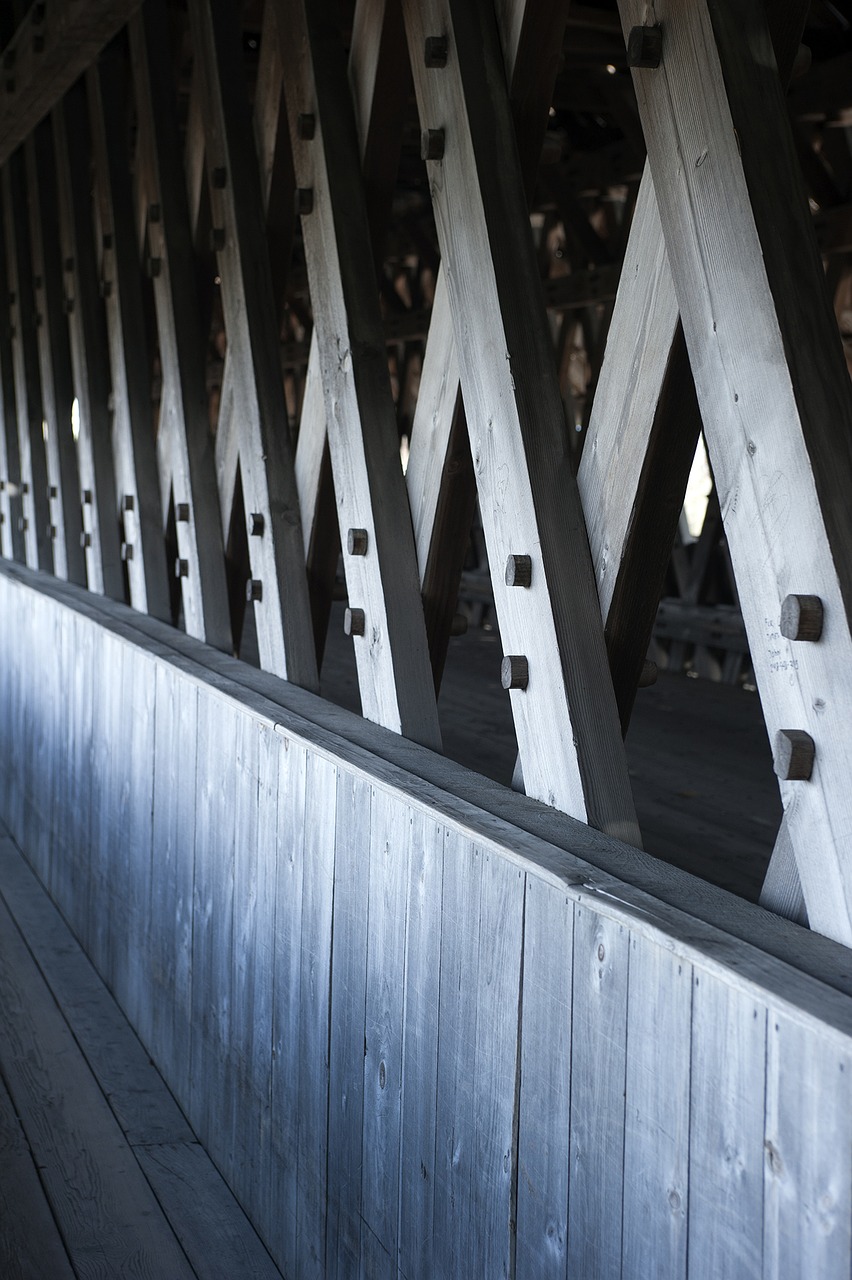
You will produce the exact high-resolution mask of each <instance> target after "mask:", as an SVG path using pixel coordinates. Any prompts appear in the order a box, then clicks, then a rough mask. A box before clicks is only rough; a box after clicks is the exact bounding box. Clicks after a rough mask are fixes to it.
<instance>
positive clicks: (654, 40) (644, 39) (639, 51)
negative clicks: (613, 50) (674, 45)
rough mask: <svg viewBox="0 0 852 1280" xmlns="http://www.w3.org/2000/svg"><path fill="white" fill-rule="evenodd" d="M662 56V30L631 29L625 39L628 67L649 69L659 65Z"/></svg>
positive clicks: (650, 28)
mask: <svg viewBox="0 0 852 1280" xmlns="http://www.w3.org/2000/svg"><path fill="white" fill-rule="evenodd" d="M662 56H663V29H662V27H660V26H654V27H633V28H632V29H631V32H630V35H629V36H628V37H627V65H628V67H651V68H652V69H653V68H656V67H658V66H659V65H660V61H661V59H662Z"/></svg>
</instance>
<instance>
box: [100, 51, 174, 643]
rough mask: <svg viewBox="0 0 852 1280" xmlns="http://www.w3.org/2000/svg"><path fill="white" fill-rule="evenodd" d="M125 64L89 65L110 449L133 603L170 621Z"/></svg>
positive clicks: (117, 56) (104, 60) (109, 57)
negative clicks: (107, 362)
mask: <svg viewBox="0 0 852 1280" xmlns="http://www.w3.org/2000/svg"><path fill="white" fill-rule="evenodd" d="M127 72H128V67H127V64H126V60H125V57H124V54H123V52H121V51H118V50H114V51H110V52H108V53H106V54H104V55H103V56H102V57H101V59H100V60H99V62H98V64H97V65H96V66H94V67H91V68H90V69H89V71H88V72H87V73H86V87H87V90H88V98H89V119H90V124H91V137H92V160H93V171H94V183H95V200H96V203H97V208H98V222H99V227H100V233H101V253H100V259H101V281H100V287H101V293H102V295H103V298H104V307H105V312H106V324H107V336H108V340H109V356H110V370H111V379H112V442H113V457H114V460H115V471H116V484H117V487H118V494H119V518H120V521H121V526H122V533H123V540H122V557H123V559H124V562H125V570H126V573H127V579H128V584H129V587H130V603H131V604H132V605H133V607H134V608H135V609H139V610H141V612H143V613H150V614H152V615H153V616H154V617H156V618H162V619H163V620H164V621H169V620H170V619H171V600H170V596H169V587H168V579H167V576H166V575H167V569H166V551H165V542H164V539H163V523H162V500H161V497H160V480H159V476H158V474H157V454H156V442H155V438H154V412H153V405H152V402H151V365H150V357H149V352H148V338H147V326H146V322H145V312H144V304H143V298H142V282H141V278H140V271H141V264H140V262H139V255H138V252H137V246H136V234H135V227H134V218H133V201H132V195H131V184H130V165H129V161H130V157H129V154H128V153H129V148H130V136H129V129H128V127H127V105H128V103H127V90H128V75H127Z"/></svg>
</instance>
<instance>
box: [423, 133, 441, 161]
mask: <svg viewBox="0 0 852 1280" xmlns="http://www.w3.org/2000/svg"><path fill="white" fill-rule="evenodd" d="M420 158H421V159H422V160H442V159H443V158H444V130H443V129H424V130H423V132H422V134H421V135H420Z"/></svg>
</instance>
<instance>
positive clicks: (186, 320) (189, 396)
mask: <svg viewBox="0 0 852 1280" xmlns="http://www.w3.org/2000/svg"><path fill="white" fill-rule="evenodd" d="M167 23H168V15H167V10H166V6H165V4H164V3H163V2H162V0H148V3H146V5H145V7H144V9H143V10H142V13H141V14H139V16H138V17H136V18H134V19H133V20H132V22H131V23H130V27H129V35H130V50H131V61H132V66H133V79H134V90H135V95H136V109H137V119H138V129H139V141H138V155H137V162H138V163H137V168H138V171H137V182H138V185H139V187H140V189H141V190H142V191H143V192H144V196H145V216H144V222H145V225H146V227H147V243H148V250H149V252H150V256H151V258H152V260H156V261H157V263H158V268H157V270H156V273H155V274H154V275H153V287H154V306H155V311H156V318H157V334H158V338H159V352H160V367H161V370H162V386H163V390H162V395H161V401H160V428H159V435H158V442H157V448H158V455H159V465H160V485H161V488H162V489H163V490H164V493H163V494H162V495H161V496H162V498H163V499H164V501H167V500H168V494H169V490H170V489H171V491H172V494H173V498H174V505H175V511H176V513H178V512H179V514H180V516H181V519H179V520H177V521H176V531H177V547H178V560H179V562H180V561H184V562H185V566H186V573H182V574H181V576H180V583H181V594H182V599H183V610H184V618H185V623H186V629H187V631H188V632H189V634H190V635H193V636H197V637H198V639H200V640H206V641H207V643H208V644H212V645H214V646H215V648H217V649H224V650H226V651H230V649H231V647H232V643H231V624H230V619H229V614H228V594H227V586H226V582H225V550H224V542H223V537H222V524H221V520H220V517H219V505H218V495H217V490H216V474H215V467H214V453H213V443H212V440H211V436H210V429H209V415H208V407H207V391H206V381H205V356H206V343H205V334H204V332H203V329H202V321H201V315H200V309H199V305H198V296H197V292H196V277H195V264H194V258H193V248H192V233H191V230H190V222H189V210H188V207H187V195H186V186H185V181H184V172H183V165H182V161H181V152H180V140H179V137H178V129H177V120H176V104H175V101H174V92H173V89H172V82H171V58H170V47H169V33H168V25H167ZM176 567H181V568H182V567H183V566H181V565H180V564H179V566H176Z"/></svg>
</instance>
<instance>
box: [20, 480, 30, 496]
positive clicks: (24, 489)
mask: <svg viewBox="0 0 852 1280" xmlns="http://www.w3.org/2000/svg"><path fill="white" fill-rule="evenodd" d="M29 491H30V482H29V480H24V481H23V482H22V484H21V493H29Z"/></svg>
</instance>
